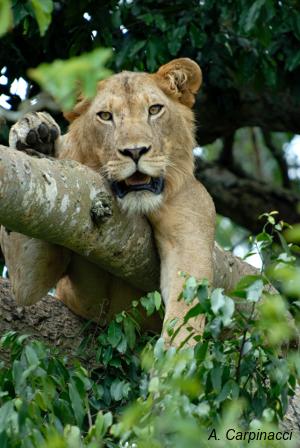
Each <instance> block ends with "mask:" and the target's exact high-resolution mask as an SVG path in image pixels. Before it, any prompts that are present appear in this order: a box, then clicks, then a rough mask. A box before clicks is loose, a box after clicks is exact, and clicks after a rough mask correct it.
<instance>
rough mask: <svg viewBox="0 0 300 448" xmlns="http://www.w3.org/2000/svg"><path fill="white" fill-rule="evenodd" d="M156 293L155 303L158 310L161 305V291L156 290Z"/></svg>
mask: <svg viewBox="0 0 300 448" xmlns="http://www.w3.org/2000/svg"><path fill="white" fill-rule="evenodd" d="M153 295H154V304H155V308H156V310H157V311H158V310H159V309H160V307H161V295H160V293H159V292H157V291H155V292H154V293H153Z"/></svg>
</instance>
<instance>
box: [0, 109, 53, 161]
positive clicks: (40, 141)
mask: <svg viewBox="0 0 300 448" xmlns="http://www.w3.org/2000/svg"><path fill="white" fill-rule="evenodd" d="M59 137H60V128H59V126H58V124H57V123H56V121H55V120H54V119H53V118H52V117H51V115H49V114H48V113H47V112H30V113H28V114H26V115H25V116H24V117H23V118H21V119H20V120H19V121H17V123H16V124H14V125H13V126H12V128H11V130H10V133H9V146H10V147H11V148H14V149H18V150H19V151H23V152H26V153H27V154H29V155H34V156H39V157H43V156H52V157H54V156H55V142H56V140H57V139H58V138H59Z"/></svg>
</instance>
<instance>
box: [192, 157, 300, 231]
mask: <svg viewBox="0 0 300 448" xmlns="http://www.w3.org/2000/svg"><path fill="white" fill-rule="evenodd" d="M195 173H196V177H197V179H198V180H199V181H200V182H202V183H203V185H205V187H206V188H207V190H208V191H209V193H210V194H211V196H212V198H213V200H214V202H215V205H216V209H217V211H218V213H220V214H221V215H224V216H228V217H229V218H231V219H232V220H233V221H235V222H236V223H237V224H239V225H241V226H243V227H245V228H247V229H249V230H250V231H251V232H253V233H256V232H259V231H260V229H261V222H260V221H259V220H258V217H259V215H261V214H262V213H265V212H270V211H272V210H277V211H278V212H279V217H280V219H283V220H284V221H286V222H288V223H290V224H293V223H297V222H300V208H299V204H300V196H299V194H297V193H296V192H293V191H291V190H288V189H285V188H279V187H275V186H274V185H270V184H267V183H265V182H262V181H258V180H254V179H249V178H245V177H241V176H239V175H237V174H236V173H233V172H232V171H230V170H229V169H227V168H225V167H222V166H219V165H213V164H210V163H207V162H203V161H201V160H200V159H197V166H196V172H195Z"/></svg>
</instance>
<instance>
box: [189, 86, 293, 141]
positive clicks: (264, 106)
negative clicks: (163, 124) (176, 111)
mask: <svg viewBox="0 0 300 448" xmlns="http://www.w3.org/2000/svg"><path fill="white" fill-rule="evenodd" d="M196 114H197V141H198V143H199V144H200V145H206V144H208V143H212V142H213V141H215V140H216V139H217V138H224V137H226V136H229V135H230V134H232V133H234V132H235V131H236V130H237V129H239V128H242V127H248V126H250V127H254V126H259V127H261V128H263V129H265V130H267V131H278V132H293V133H295V134H300V107H299V102H298V101H297V98H295V95H292V93H291V91H290V90H289V88H288V87H287V88H286V90H282V91H281V92H278V91H276V92H275V93H274V92H266V93H264V94H260V95H259V94H256V93H254V92H251V91H249V90H247V91H242V90H241V91H237V90H233V89H232V90H229V89H227V90H226V91H222V90H220V89H216V88H215V89H212V88H208V89H206V91H204V92H203V93H202V94H200V95H199V98H198V101H197V104H196Z"/></svg>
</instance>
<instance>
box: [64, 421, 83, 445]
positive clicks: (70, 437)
mask: <svg viewBox="0 0 300 448" xmlns="http://www.w3.org/2000/svg"><path fill="white" fill-rule="evenodd" d="M64 436H65V438H66V441H67V444H68V447H70V448H71V447H72V448H83V445H82V443H81V435H80V429H79V428H78V426H71V425H67V426H66V427H65V429H64Z"/></svg>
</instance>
